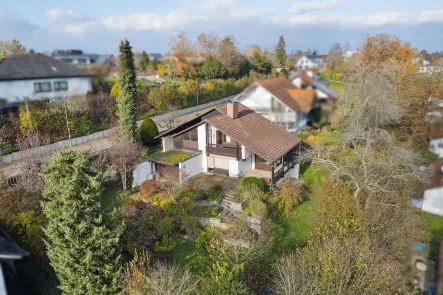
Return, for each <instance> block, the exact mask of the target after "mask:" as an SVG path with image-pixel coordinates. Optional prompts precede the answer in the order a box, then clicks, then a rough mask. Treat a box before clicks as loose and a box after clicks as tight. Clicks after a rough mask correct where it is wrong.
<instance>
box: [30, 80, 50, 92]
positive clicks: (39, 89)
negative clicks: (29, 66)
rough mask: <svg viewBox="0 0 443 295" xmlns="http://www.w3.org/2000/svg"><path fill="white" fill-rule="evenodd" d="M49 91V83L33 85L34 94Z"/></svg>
mask: <svg viewBox="0 0 443 295" xmlns="http://www.w3.org/2000/svg"><path fill="white" fill-rule="evenodd" d="M51 90H52V89H51V83H49V82H41V83H34V91H35V92H36V93H39V92H50V91H51Z"/></svg>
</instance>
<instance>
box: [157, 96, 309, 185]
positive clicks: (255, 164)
mask: <svg viewBox="0 0 443 295" xmlns="http://www.w3.org/2000/svg"><path fill="white" fill-rule="evenodd" d="M162 143H163V152H164V153H168V152H171V151H175V150H181V151H186V152H189V153H192V154H193V155H192V156H191V157H189V159H186V160H184V161H181V162H180V163H178V165H177V164H175V163H174V166H176V167H177V166H178V174H179V179H180V181H184V180H186V179H188V178H190V177H192V176H194V175H196V174H198V173H214V174H221V175H225V176H229V177H239V176H242V175H251V176H252V175H253V176H256V177H260V178H262V179H263V180H264V181H265V182H266V183H268V184H274V183H277V182H278V181H281V180H282V179H283V178H284V177H285V176H287V175H291V177H298V171H299V164H298V155H299V153H300V148H301V141H300V139H299V138H298V137H296V136H295V135H294V134H291V133H289V132H287V131H286V130H284V129H283V128H281V127H279V126H277V125H276V124H273V123H272V122H270V121H269V120H267V119H266V118H264V117H263V116H261V115H259V114H258V113H256V112H254V111H252V110H251V109H249V108H247V107H245V106H244V105H242V104H239V103H238V102H229V103H228V104H227V105H226V106H222V107H218V108H215V109H214V110H213V111H211V112H209V113H206V114H203V115H202V116H201V117H199V118H197V119H194V120H191V121H190V122H188V123H185V124H183V125H181V126H179V127H177V128H175V129H173V130H170V131H168V132H166V133H165V134H164V135H162ZM151 161H153V162H154V163H156V167H155V170H159V169H161V167H162V165H165V163H163V162H161V161H157V160H156V159H152V160H151ZM176 169H177V168H176Z"/></svg>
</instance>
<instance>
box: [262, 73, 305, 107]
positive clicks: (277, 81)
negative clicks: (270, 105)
mask: <svg viewBox="0 0 443 295" xmlns="http://www.w3.org/2000/svg"><path fill="white" fill-rule="evenodd" d="M257 83H258V84H259V85H261V86H262V87H264V88H265V89H266V90H268V91H269V92H270V93H271V94H272V95H274V96H275V97H276V98H277V99H278V100H280V101H281V102H282V103H283V104H284V105H286V106H287V107H288V108H290V109H291V110H293V111H294V112H298V111H299V110H301V108H300V106H299V104H298V103H297V102H296V101H295V100H294V98H293V97H292V96H291V95H290V94H289V92H288V91H287V90H288V89H297V87H295V86H294V84H292V82H291V81H289V80H288V79H286V78H284V77H281V78H274V79H268V80H261V81H257Z"/></svg>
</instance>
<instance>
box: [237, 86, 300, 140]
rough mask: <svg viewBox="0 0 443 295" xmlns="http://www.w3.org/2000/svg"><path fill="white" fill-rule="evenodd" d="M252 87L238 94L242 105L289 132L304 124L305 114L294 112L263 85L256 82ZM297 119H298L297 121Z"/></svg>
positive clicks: (296, 130)
mask: <svg viewBox="0 0 443 295" xmlns="http://www.w3.org/2000/svg"><path fill="white" fill-rule="evenodd" d="M252 87H253V88H252V89H249V91H247V92H244V93H243V94H241V95H240V96H238V100H239V102H240V103H242V104H243V105H245V106H247V107H248V108H250V109H252V110H254V111H255V112H257V113H259V114H260V115H262V116H263V117H265V118H266V119H268V120H270V121H272V122H274V123H276V124H278V125H279V126H281V127H283V128H285V129H286V130H288V131H289V132H293V133H296V132H298V131H300V130H302V129H303V128H304V127H305V126H306V120H305V119H304V118H306V115H303V114H302V112H298V113H296V112H294V111H292V110H291V109H290V108H288V107H287V106H286V105H284V104H283V103H282V102H280V101H279V100H278V99H276V98H275V97H274V96H273V95H272V94H271V93H270V92H268V91H267V90H266V89H265V88H264V87H262V86H260V85H258V84H256V85H254V86H252ZM297 120H298V121H297Z"/></svg>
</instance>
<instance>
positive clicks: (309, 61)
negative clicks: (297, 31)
mask: <svg viewBox="0 0 443 295" xmlns="http://www.w3.org/2000/svg"><path fill="white" fill-rule="evenodd" d="M295 67H296V68H297V69H299V70H313V69H317V70H319V71H324V70H325V69H326V62H325V60H324V59H323V57H321V56H320V55H315V54H312V55H304V56H302V57H300V58H299V59H298V60H297V62H296V63H295Z"/></svg>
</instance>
